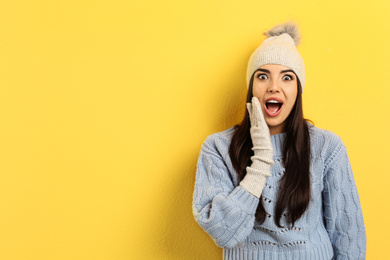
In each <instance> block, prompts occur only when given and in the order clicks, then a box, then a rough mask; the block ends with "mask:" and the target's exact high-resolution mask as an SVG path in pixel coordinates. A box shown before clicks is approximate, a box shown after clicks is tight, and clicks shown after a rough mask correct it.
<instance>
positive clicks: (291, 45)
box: [246, 22, 306, 92]
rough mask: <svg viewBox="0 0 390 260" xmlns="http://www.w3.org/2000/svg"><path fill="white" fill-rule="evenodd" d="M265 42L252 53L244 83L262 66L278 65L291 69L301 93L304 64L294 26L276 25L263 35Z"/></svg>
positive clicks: (303, 79)
mask: <svg viewBox="0 0 390 260" xmlns="http://www.w3.org/2000/svg"><path fill="white" fill-rule="evenodd" d="M264 34H265V35H267V36H268V38H267V39H266V40H264V41H263V43H262V44H261V45H260V46H259V47H258V48H257V49H256V50H255V51H254V52H253V53H252V55H251V57H250V59H249V62H248V68H247V74H246V83H247V87H249V82H250V79H251V77H252V74H253V73H254V72H255V71H256V70H257V69H258V68H259V67H260V66H262V65H266V64H278V65H284V66H287V67H289V68H290V69H292V70H293V71H294V72H295V74H296V75H297V76H298V78H299V81H300V82H301V87H302V92H303V88H304V87H305V82H306V75H305V64H304V63H303V59H302V56H301V55H300V54H299V52H298V50H297V48H296V46H297V45H298V44H299V41H300V34H299V30H298V27H297V25H296V24H293V23H291V22H287V23H285V24H281V25H277V26H275V27H274V28H272V29H271V30H269V31H267V32H265V33H264Z"/></svg>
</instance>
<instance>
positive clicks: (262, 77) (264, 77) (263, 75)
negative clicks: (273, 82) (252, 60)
mask: <svg viewBox="0 0 390 260" xmlns="http://www.w3.org/2000/svg"><path fill="white" fill-rule="evenodd" d="M257 78H258V79H268V76H267V75H265V74H259V75H257Z"/></svg>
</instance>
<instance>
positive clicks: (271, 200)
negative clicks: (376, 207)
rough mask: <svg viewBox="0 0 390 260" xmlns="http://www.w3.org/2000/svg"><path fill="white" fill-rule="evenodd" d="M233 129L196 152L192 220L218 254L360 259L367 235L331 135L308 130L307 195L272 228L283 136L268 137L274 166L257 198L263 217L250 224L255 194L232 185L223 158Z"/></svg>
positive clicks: (347, 168)
mask: <svg viewBox="0 0 390 260" xmlns="http://www.w3.org/2000/svg"><path fill="white" fill-rule="evenodd" d="M233 133H234V128H230V129H228V130H226V131H223V132H220V133H216V134H213V135H210V136H209V137H208V138H207V139H206V141H205V142H204V143H203V145H202V149H201V151H200V155H199V159H198V164H197V172H196V181H195V189H194V196H193V214H194V217H195V220H196V221H197V222H198V224H199V225H200V226H201V227H202V228H203V229H204V230H205V231H206V232H207V233H208V234H209V235H210V236H211V237H212V238H213V240H214V241H215V243H216V244H217V245H218V246H220V247H222V248H223V259H229V260H233V259H236V260H237V259H240V260H241V259H245V260H246V259H248V260H249V259H253V260H255V259H266V260H268V259H278V260H282V259H295V260H297V259H298V260H304V259H308V260H322V259H324V260H329V259H354V260H355V259H365V253H366V232H365V227H364V221H363V215H362V210H361V207H360V201H359V196H358V193H357V189H356V185H355V181H354V178H353V174H352V170H351V165H350V162H349V159H348V155H347V150H346V148H345V146H344V144H343V142H342V141H341V139H340V138H339V137H338V136H337V135H335V134H334V133H332V132H330V131H326V130H322V129H319V128H317V127H314V126H313V127H311V128H310V141H311V164H310V174H311V183H312V199H311V201H310V204H309V208H308V210H307V211H306V212H305V213H304V215H303V216H302V217H301V218H300V219H299V220H298V221H296V223H295V226H294V227H291V225H288V223H287V222H286V220H285V218H284V217H282V220H281V224H282V225H283V226H284V228H278V227H277V226H276V224H275V222H274V216H273V213H274V208H275V201H276V198H277V193H278V189H279V181H280V179H281V178H282V176H283V174H284V172H285V171H284V168H283V164H282V146H283V141H284V139H285V135H286V134H285V133H281V134H277V135H272V136H271V141H272V146H273V149H274V157H273V158H274V161H275V164H274V165H273V166H272V168H271V174H272V176H270V177H268V178H267V181H266V184H265V187H264V190H263V193H262V198H263V200H264V201H263V204H264V207H265V209H266V212H267V213H268V214H267V218H266V220H265V222H264V223H262V224H259V223H258V222H257V221H255V212H256V208H257V205H258V203H259V199H258V198H256V197H255V196H253V195H252V194H250V193H249V192H248V191H247V190H245V189H244V188H242V187H241V186H239V185H238V184H239V181H238V178H237V173H236V171H235V170H234V168H233V166H232V163H231V160H230V157H229V153H228V150H229V145H230V142H231V138H232V135H233Z"/></svg>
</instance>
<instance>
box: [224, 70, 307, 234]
mask: <svg viewBox="0 0 390 260" xmlns="http://www.w3.org/2000/svg"><path fill="white" fill-rule="evenodd" d="M297 80H298V84H297V88H298V94H297V99H296V101H295V104H294V107H293V109H292V110H291V113H290V115H289V116H288V117H287V119H286V121H285V126H284V132H285V133H286V138H285V141H284V144H283V165H284V167H285V169H286V171H285V174H284V175H283V177H282V179H281V181H280V187H281V189H280V190H279V193H278V199H277V201H276V207H275V212H274V215H275V223H276V225H277V226H278V227H282V226H281V225H280V220H281V217H282V214H283V212H284V211H285V210H287V220H288V222H290V223H292V225H293V226H294V223H295V221H297V220H298V219H299V218H300V217H301V216H302V215H303V213H304V212H305V211H306V209H307V208H308V206H309V202H310V196H311V191H310V189H311V185H310V136H309V126H308V122H311V121H310V120H307V119H304V118H303V109H302V90H301V83H300V81H299V79H298V77H297ZM252 97H253V75H252V77H251V79H250V83H249V89H248V94H247V99H246V102H247V103H249V102H251V100H252ZM311 123H312V122H311ZM250 126H251V125H250V119H249V113H248V111H247V110H245V115H244V118H243V120H242V121H241V123H240V124H239V125H236V130H235V133H234V135H233V138H232V141H231V144H230V147H229V156H230V159H231V161H232V164H233V167H234V169H235V170H236V172H237V174H238V178H239V180H242V179H243V178H244V177H245V175H246V167H247V166H250V165H251V163H252V162H251V156H253V151H252V146H253V144H252V139H251V137H250ZM266 214H267V213H266V211H265V209H264V206H263V200H262V198H260V203H259V205H258V207H257V210H256V219H257V220H258V221H259V222H260V223H263V222H264V220H265V217H266Z"/></svg>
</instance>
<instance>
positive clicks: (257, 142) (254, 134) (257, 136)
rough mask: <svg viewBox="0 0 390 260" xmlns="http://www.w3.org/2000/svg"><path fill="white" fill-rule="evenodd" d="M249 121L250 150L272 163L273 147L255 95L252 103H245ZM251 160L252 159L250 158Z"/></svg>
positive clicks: (256, 155)
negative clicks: (251, 144) (251, 145)
mask: <svg viewBox="0 0 390 260" xmlns="http://www.w3.org/2000/svg"><path fill="white" fill-rule="evenodd" d="M246 106H247V109H248V113H249V118H250V121H251V129H250V133H251V138H252V143H253V148H252V150H253V151H254V153H255V157H261V158H258V159H260V160H262V161H264V162H266V163H269V164H271V165H272V164H273V163H274V161H273V160H272V158H273V149H272V142H271V135H270V132H269V128H268V126H267V123H266V121H265V119H264V115H263V110H262V109H261V105H260V102H259V100H258V99H257V97H253V98H252V103H247V104H246ZM252 161H253V160H252Z"/></svg>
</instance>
